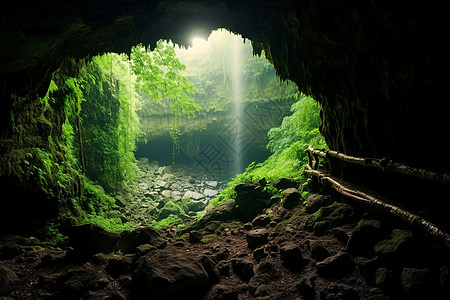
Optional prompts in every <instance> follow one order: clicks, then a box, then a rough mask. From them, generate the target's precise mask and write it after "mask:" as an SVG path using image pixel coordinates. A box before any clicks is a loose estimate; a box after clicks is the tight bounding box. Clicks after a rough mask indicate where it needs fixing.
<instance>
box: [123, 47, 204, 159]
mask: <svg viewBox="0 0 450 300" xmlns="http://www.w3.org/2000/svg"><path fill="white" fill-rule="evenodd" d="M130 59H131V62H132V70H133V72H134V74H135V75H136V78H137V79H136V89H137V90H138V91H140V92H142V93H143V94H145V95H146V96H147V97H148V99H150V101H152V102H161V101H163V100H164V102H165V103H167V104H168V105H169V106H170V108H171V110H172V111H173V113H174V119H173V126H172V132H171V133H172V140H173V145H174V149H173V161H174V162H175V156H176V155H177V154H178V146H179V136H180V129H179V119H180V117H181V114H186V115H193V114H194V112H196V111H197V110H199V109H200V108H201V107H200V105H198V104H197V103H196V102H195V101H194V99H193V98H192V94H194V93H196V92H197V91H196V89H195V88H194V86H193V85H192V84H190V83H189V81H188V80H187V79H186V78H185V77H184V76H183V75H181V74H180V72H181V71H183V70H185V69H186V66H185V65H184V64H182V63H181V62H180V60H179V59H178V58H177V57H176V53H175V48H174V45H173V44H172V43H170V42H166V41H163V40H159V41H158V43H157V44H156V48H155V49H154V50H153V51H150V49H149V48H147V49H146V48H145V47H143V46H142V45H138V46H136V47H133V48H132V49H131V56H130ZM147 108H148V107H147Z"/></svg>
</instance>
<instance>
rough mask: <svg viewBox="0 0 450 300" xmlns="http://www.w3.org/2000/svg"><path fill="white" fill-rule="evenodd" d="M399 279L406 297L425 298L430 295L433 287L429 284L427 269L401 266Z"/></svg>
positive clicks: (429, 278)
mask: <svg viewBox="0 0 450 300" xmlns="http://www.w3.org/2000/svg"><path fill="white" fill-rule="evenodd" d="M400 281H401V286H402V288H403V290H404V291H405V292H406V294H407V295H408V297H414V299H425V298H426V297H427V296H431V295H432V292H433V289H434V288H435V287H434V286H432V284H431V283H432V281H431V274H430V271H429V270H428V269H416V268H403V271H402V275H401V278H400Z"/></svg>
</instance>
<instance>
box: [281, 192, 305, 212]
mask: <svg viewBox="0 0 450 300" xmlns="http://www.w3.org/2000/svg"><path fill="white" fill-rule="evenodd" d="M300 199H301V196H300V192H299V191H298V189H296V188H287V189H285V190H284V191H283V207H284V208H288V209H289V208H293V207H294V206H296V205H297V204H298V203H299V202H300Z"/></svg>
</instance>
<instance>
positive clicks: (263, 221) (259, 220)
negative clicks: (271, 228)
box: [252, 214, 270, 227]
mask: <svg viewBox="0 0 450 300" xmlns="http://www.w3.org/2000/svg"><path fill="white" fill-rule="evenodd" d="M269 223H270V217H269V216H268V215H266V214H262V215H259V216H257V217H256V218H254V219H253V221H252V225H253V226H255V227H257V226H266V225H267V224H269Z"/></svg>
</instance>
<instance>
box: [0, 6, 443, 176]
mask: <svg viewBox="0 0 450 300" xmlns="http://www.w3.org/2000/svg"><path fill="white" fill-rule="evenodd" d="M41 2H42V1H34V2H30V3H28V4H27V5H25V6H24V5H23V3H16V5H18V6H16V7H14V6H11V7H9V6H8V7H7V8H6V9H5V10H3V12H2V14H3V16H2V17H3V18H2V23H3V24H2V29H1V37H2V40H3V41H5V42H4V43H3V44H4V46H3V47H2V49H1V52H0V62H1V64H0V82H1V83H2V93H1V94H2V97H3V99H2V105H5V108H2V112H3V114H6V113H7V111H8V107H7V104H5V103H7V102H8V99H6V101H5V98H8V97H9V94H11V93H14V92H18V93H19V94H20V93H22V94H23V93H26V94H28V95H33V94H36V93H38V94H40V95H42V94H43V93H45V90H46V87H47V86H48V82H49V80H50V78H51V74H52V72H53V71H54V70H56V69H57V68H58V67H59V66H60V64H61V61H62V60H63V59H64V58H66V57H75V58H83V57H85V56H87V55H95V54H97V53H101V52H104V51H117V52H127V51H129V47H130V46H131V45H134V44H137V43H139V42H143V43H144V44H154V43H155V41H156V40H157V39H159V38H171V39H172V40H174V41H175V42H178V43H182V44H188V43H189V38H190V33H191V32H197V33H198V32H201V33H203V35H205V32H208V31H209V30H212V29H215V28H218V27H226V28H229V29H231V30H233V31H235V32H239V33H241V34H242V35H243V36H244V37H247V38H250V39H251V40H252V41H254V46H255V50H256V52H258V51H260V49H264V50H265V51H266V52H267V53H268V54H269V55H268V56H269V57H270V58H271V60H272V62H273V63H274V65H275V68H276V69H277V71H278V73H279V74H280V76H281V77H282V78H284V79H290V80H293V81H295V82H296V83H297V84H298V86H299V87H300V88H301V89H302V90H303V91H304V92H305V93H307V94H310V95H313V96H314V97H315V98H316V99H317V100H318V101H319V102H320V103H321V104H322V106H323V126H322V132H323V134H324V136H325V137H326V139H327V141H328V144H329V146H330V148H332V149H335V150H339V151H342V152H345V153H348V154H353V155H360V156H367V157H372V156H373V157H389V158H392V159H395V160H399V161H402V162H406V163H410V164H413V165H418V166H423V167H430V168H440V167H442V166H444V167H443V168H444V169H446V168H448V167H449V166H450V159H444V161H442V160H441V161H439V162H437V161H435V160H434V161H426V160H425V159H424V157H423V156H422V155H421V153H422V152H423V150H422V147H419V146H418V144H420V143H421V142H422V143H423V138H424V137H425V136H426V137H427V138H426V143H427V144H429V145H430V146H432V147H433V146H437V145H439V144H440V141H442V138H443V137H444V136H445V134H446V131H447V128H448V126H447V122H446V112H445V110H439V109H438V110H436V109H435V107H439V104H440V102H441V101H442V95H444V94H445V93H444V91H443V88H444V87H445V84H444V83H445V78H446V74H445V72H444V71H445V67H444V64H443V62H445V55H446V54H445V53H446V51H445V48H447V47H448V46H445V45H444V44H445V40H443V39H442V36H441V35H440V33H442V31H443V29H444V28H445V27H444V26H443V25H444V24H443V23H444V20H445V18H444V16H443V11H444V10H443V9H441V7H440V5H439V4H437V2H435V1H432V2H427V3H426V4H425V3H420V2H410V1H395V2H392V1H375V0H372V1H356V0H340V1H335V0H325V1H323V0H321V1H319V0H309V1H307V0H303V1H293V0H292V1H291V0H284V1H234V0H229V1H213V0H210V1H167V0H166V1H156V0H154V1H119V0H115V1H95V2H92V1H81V2H74V1H64V2H57V1H45V2H42V3H41ZM186 33H187V34H186ZM28 97H29V96H28ZM425 103H426V104H425ZM4 119H5V118H2V120H4ZM3 122H4V121H3ZM3 125H6V124H3ZM3 127H4V126H3ZM421 139H422V141H421Z"/></svg>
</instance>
